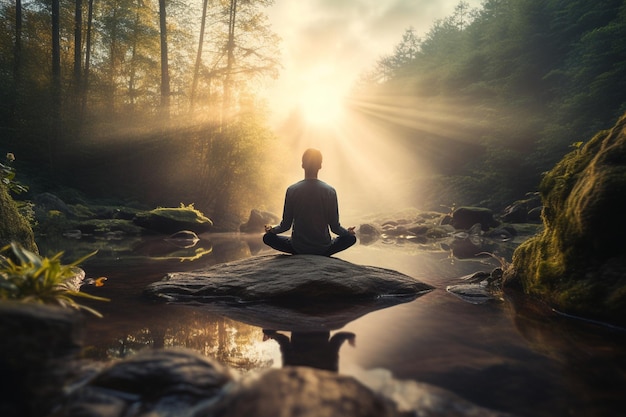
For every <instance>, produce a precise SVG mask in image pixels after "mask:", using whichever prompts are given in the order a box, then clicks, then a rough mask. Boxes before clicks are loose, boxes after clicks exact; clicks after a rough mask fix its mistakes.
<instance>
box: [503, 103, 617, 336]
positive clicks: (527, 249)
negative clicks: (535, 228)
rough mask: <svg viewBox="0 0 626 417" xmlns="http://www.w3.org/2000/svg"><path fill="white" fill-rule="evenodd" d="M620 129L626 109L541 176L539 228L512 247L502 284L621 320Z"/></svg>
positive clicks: (575, 310) (562, 306)
mask: <svg viewBox="0 0 626 417" xmlns="http://www.w3.org/2000/svg"><path fill="white" fill-rule="evenodd" d="M625 127H626V115H624V116H623V117H622V118H621V119H620V120H619V121H618V122H617V124H616V125H615V126H614V127H613V128H612V129H611V130H607V131H601V132H599V133H598V134H597V135H596V136H595V137H593V138H592V139H591V140H590V141H589V142H588V143H586V144H585V145H582V146H576V149H575V150H574V151H572V152H570V153H569V154H568V155H566V156H565V157H564V158H563V159H562V160H561V161H560V162H559V163H558V164H557V165H556V166H555V167H554V168H553V169H552V170H551V171H550V172H548V173H547V174H546V175H545V177H544V178H543V180H542V182H541V185H540V192H541V196H542V200H543V204H544V209H543V214H542V217H543V222H544V226H545V227H544V229H543V232H542V233H541V234H539V235H537V236H536V237H533V238H531V239H529V240H528V241H526V242H524V243H523V244H522V245H520V247H519V248H518V249H517V250H516V251H515V253H514V256H513V262H512V265H511V267H510V268H509V270H508V271H507V272H506V274H505V285H506V286H507V287H514V286H516V285H517V286H520V287H521V288H522V289H523V290H524V292H525V293H527V294H530V295H532V296H536V297H538V298H540V299H542V300H544V301H546V302H548V303H549V304H550V305H551V306H552V307H554V308H556V309H557V310H559V311H562V312H565V313H568V314H574V315H579V316H582V317H585V318H590V319H596V320H602V321H607V322H611V323H614V324H619V325H626V240H624V239H623V235H624V232H625V231H626V216H624V213H626V199H625V198H624V195H623V194H624V193H625V192H626V131H625ZM577 145H580V144H577Z"/></svg>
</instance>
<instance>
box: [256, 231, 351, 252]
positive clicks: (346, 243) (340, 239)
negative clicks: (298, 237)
mask: <svg viewBox="0 0 626 417" xmlns="http://www.w3.org/2000/svg"><path fill="white" fill-rule="evenodd" d="M263 243H265V244H266V245H267V246H269V247H271V248H274V249H276V250H277V251H280V252H285V253H290V254H292V255H297V253H296V251H295V250H294V249H293V246H292V244H291V238H289V237H287V236H280V235H277V234H275V233H269V232H268V233H265V234H264V235H263ZM355 243H356V236H354V235H345V236H337V237H336V238H334V239H332V240H331V243H330V247H329V248H328V250H327V251H326V252H325V253H322V254H321V255H323V256H332V255H334V254H335V253H337V252H341V251H342V250H345V249H348V248H349V247H350V246H352V245H354V244H355Z"/></svg>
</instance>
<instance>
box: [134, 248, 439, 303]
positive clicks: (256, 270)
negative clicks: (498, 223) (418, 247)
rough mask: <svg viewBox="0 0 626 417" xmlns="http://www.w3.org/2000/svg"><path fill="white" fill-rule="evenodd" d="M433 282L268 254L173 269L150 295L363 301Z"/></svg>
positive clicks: (344, 264) (415, 291)
mask: <svg viewBox="0 0 626 417" xmlns="http://www.w3.org/2000/svg"><path fill="white" fill-rule="evenodd" d="M432 289H433V287H432V286H430V285H428V284H425V283H422V282H420V281H418V280H416V279H414V278H412V277H409V276H408V275H404V274H402V273H400V272H398V271H393V270H390V269H385V268H379V267H373V266H362V265H355V264H353V263H350V262H346V261H344V260H341V259H337V258H327V257H323V256H316V255H267V256H257V257H252V258H247V259H243V260H239V261H235V262H229V263H224V264H219V265H214V266H211V267H209V268H206V269H203V270H198V271H192V272H177V273H170V274H168V275H166V276H165V278H164V279H163V280H162V281H158V282H155V283H152V284H150V285H149V286H148V287H147V288H146V290H145V294H146V295H147V296H148V297H151V298H156V299H165V300H167V301H174V302H211V301H214V300H215V299H216V298H231V299H235V300H239V301H267V300H281V299H282V300H289V301H298V300H315V299H328V300H331V299H342V298H351V299H364V298H366V299H367V298H369V299H372V298H378V297H384V296H406V295H414V294H419V293H423V292H427V291H431V290H432Z"/></svg>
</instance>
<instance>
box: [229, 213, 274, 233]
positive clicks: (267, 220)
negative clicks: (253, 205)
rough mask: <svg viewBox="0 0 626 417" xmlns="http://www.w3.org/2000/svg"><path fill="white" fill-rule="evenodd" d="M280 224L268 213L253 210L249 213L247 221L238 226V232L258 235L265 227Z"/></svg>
mask: <svg viewBox="0 0 626 417" xmlns="http://www.w3.org/2000/svg"><path fill="white" fill-rule="evenodd" d="M278 222H280V219H279V218H278V216H276V215H275V214H273V213H270V212H268V211H261V210H257V209H253V210H251V211H250V217H249V218H248V221H247V222H246V223H244V224H242V225H241V226H239V231H240V232H243V233H258V232H264V231H265V225H266V224H269V225H275V224H276V223H278Z"/></svg>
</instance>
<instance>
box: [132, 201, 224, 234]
mask: <svg viewBox="0 0 626 417" xmlns="http://www.w3.org/2000/svg"><path fill="white" fill-rule="evenodd" d="M133 223H135V224H136V225H138V226H141V227H144V228H146V229H149V230H152V231H154V232H157V233H165V234H172V233H176V232H179V231H181V230H190V231H192V232H195V233H204V232H208V231H209V230H211V228H212V227H213V222H212V221H211V219H209V218H208V217H206V216H205V215H204V214H202V213H201V212H200V211H198V210H196V209H194V208H193V207H191V206H188V207H178V208H167V207H162V208H157V209H154V210H151V211H144V212H139V213H137V215H136V216H135V218H134V219H133Z"/></svg>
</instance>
